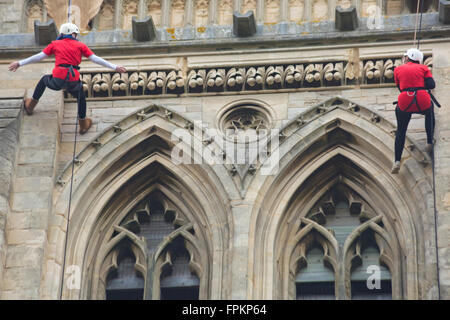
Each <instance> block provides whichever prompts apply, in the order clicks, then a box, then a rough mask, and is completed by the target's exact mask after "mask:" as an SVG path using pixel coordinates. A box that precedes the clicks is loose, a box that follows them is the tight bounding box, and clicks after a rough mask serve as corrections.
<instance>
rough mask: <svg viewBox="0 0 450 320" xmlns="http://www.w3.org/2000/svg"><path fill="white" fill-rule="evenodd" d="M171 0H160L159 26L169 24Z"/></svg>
mask: <svg viewBox="0 0 450 320" xmlns="http://www.w3.org/2000/svg"><path fill="white" fill-rule="evenodd" d="M170 10H171V1H170V0H162V2H161V26H162V27H166V28H167V27H168V26H169V24H170Z"/></svg>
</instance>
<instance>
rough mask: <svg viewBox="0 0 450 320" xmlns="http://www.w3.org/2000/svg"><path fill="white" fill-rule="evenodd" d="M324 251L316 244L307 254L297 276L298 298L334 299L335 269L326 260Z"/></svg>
mask: <svg viewBox="0 0 450 320" xmlns="http://www.w3.org/2000/svg"><path fill="white" fill-rule="evenodd" d="M323 257H324V252H323V249H322V247H321V246H320V245H318V244H315V245H314V246H313V247H312V248H311V249H310V250H309V251H308V253H307V254H306V259H305V264H304V267H303V268H301V270H300V272H299V273H298V274H297V276H296V278H295V287H296V299H297V300H316V299H320V300H334V299H335V284H334V283H335V282H334V271H333V269H332V268H331V267H330V266H329V265H328V266H327V264H326V261H325V260H324V258H323Z"/></svg>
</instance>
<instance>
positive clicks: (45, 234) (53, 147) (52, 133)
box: [0, 1, 450, 299]
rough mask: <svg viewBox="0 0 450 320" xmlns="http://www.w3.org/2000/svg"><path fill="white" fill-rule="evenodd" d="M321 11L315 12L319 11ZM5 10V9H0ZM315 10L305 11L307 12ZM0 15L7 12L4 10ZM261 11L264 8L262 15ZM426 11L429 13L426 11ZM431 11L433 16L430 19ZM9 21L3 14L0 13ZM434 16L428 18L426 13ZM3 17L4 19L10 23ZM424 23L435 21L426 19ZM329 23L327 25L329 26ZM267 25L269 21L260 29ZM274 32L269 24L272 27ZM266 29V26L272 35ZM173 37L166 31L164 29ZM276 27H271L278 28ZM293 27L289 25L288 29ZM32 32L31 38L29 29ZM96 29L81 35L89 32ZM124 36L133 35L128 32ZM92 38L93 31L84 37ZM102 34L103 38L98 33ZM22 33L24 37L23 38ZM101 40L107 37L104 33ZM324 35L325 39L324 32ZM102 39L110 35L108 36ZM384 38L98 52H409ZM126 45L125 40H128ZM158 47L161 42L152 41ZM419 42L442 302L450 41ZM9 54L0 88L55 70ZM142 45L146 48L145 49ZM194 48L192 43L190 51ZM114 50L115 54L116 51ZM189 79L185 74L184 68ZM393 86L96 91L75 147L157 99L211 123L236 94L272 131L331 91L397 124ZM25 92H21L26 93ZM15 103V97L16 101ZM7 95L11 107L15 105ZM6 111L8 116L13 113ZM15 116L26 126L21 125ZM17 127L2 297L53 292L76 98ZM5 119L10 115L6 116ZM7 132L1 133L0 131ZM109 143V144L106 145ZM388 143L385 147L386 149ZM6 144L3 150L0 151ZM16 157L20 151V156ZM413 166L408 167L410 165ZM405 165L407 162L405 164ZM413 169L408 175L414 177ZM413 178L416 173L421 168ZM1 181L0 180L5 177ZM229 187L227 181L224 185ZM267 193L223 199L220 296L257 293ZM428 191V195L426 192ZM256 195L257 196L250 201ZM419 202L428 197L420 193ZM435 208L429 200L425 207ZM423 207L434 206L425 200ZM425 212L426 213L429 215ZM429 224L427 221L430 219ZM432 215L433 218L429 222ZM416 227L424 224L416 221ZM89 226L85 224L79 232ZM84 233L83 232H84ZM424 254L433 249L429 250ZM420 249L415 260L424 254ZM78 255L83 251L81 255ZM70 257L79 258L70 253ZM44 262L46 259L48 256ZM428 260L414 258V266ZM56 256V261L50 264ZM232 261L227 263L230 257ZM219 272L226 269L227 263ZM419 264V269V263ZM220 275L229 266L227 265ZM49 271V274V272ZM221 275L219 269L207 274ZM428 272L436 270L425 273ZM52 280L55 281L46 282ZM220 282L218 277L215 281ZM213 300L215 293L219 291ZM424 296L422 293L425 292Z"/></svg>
mask: <svg viewBox="0 0 450 320" xmlns="http://www.w3.org/2000/svg"><path fill="white" fill-rule="evenodd" d="M21 3H22V2H21V1H15V2H14V3H13V1H3V2H0V6H5V8H6V6H7V7H8V8H9V9H8V10H9V11H8V12H10V11H11V10H12V11H11V12H12V14H11V15H10V16H9V17H8V19H11V20H10V22H7V20H3V21H6V22H7V23H4V24H3V26H2V28H3V29H1V30H2V32H6V33H17V32H19V20H20V19H19V18H17V17H18V15H19V14H21V10H22V9H21V5H22V4H21ZM319 11H320V10H319ZM2 12H6V11H4V10H2ZM310 14H311V13H310ZM3 16H4V15H3ZM260 17H262V15H260ZM430 17H431V16H430ZM432 18H433V19H434V18H436V17H435V16H432ZM3 19H5V18H3ZM430 19H431V18H430ZM8 21H9V20H8ZM433 21H434V20H433ZM428 22H429V25H431V24H432V21H431V20H430V21H428ZM328 27H329V25H326V26H325V29H326V28H328ZM264 28H266V29H267V30H269V29H271V28H272V26H269V25H266V26H264ZM327 30H328V29H327ZM272 31H273V30H272ZM272 31H271V32H272ZM168 34H169V33H168ZM274 34H276V32H274ZM293 34H295V32H293ZM28 36H30V35H28ZM93 36H94V35H93V33H92V34H90V35H88V36H87V37H86V39H87V40H88V42H89V41H91V40H92V42H91V43H92V44H96V42H95V41H94V40H95V39H94V40H93V39H91V38H92V37H93ZM128 36H129V35H128ZM89 37H91V38H89ZM100 38H101V37H100ZM24 39H25V38H24ZM26 39H28V40H29V41H28V40H26V41H28V42H26V45H29V46H30V48H31V49H30V48H28V49H27V50H28V51H26V52H25V53H17V54H19V55H23V56H24V55H25V54H28V53H31V51H33V53H34V52H35V51H36V52H37V51H38V48H37V47H34V46H33V41H32V38H30V37H28V38H26ZM105 39H107V37H106V38H105ZM321 41H323V39H321ZM104 42H107V41H104ZM392 44H393V43H389V42H385V43H379V44H376V45H375V44H365V45H360V46H358V45H354V44H353V45H350V44H349V45H345V44H340V45H339V46H337V47H336V48H333V47H331V46H330V47H328V48H324V47H320V46H316V47H308V48H305V47H301V48H297V47H292V48H286V49H285V50H284V49H280V48H278V49H277V50H272V49H270V48H269V49H255V48H253V49H252V50H249V52H246V50H241V51H239V52H232V50H230V51H229V52H223V51H218V52H217V51H216V52H213V51H208V50H203V51H202V52H191V53H180V52H178V53H177V52H175V53H168V54H163V55H158V54H156V53H151V54H149V53H145V54H142V51H141V54H135V53H133V51H132V49H130V48H129V47H128V49H130V50H128V49H126V50H125V49H123V50H119V51H113V50H112V49H111V48H105V47H104V46H99V50H103V51H101V52H102V53H104V55H103V54H102V55H103V56H104V58H106V59H108V60H110V61H112V62H114V63H117V64H123V65H124V66H126V67H127V68H128V69H129V70H137V71H139V70H141V69H143V68H144V69H146V70H147V69H149V68H155V69H158V70H159V69H161V70H162V69H167V68H169V69H170V68H172V69H179V70H182V71H183V72H186V70H187V69H188V68H195V69H201V68H205V69H210V68H216V67H218V66H219V67H222V66H227V67H229V66H234V65H250V64H252V65H253V64H255V65H256V64H260V65H262V66H267V65H277V64H285V63H287V62H286V61H289V63H294V64H295V63H318V62H321V61H323V60H329V61H331V60H333V59H334V60H345V59H348V58H349V56H351V55H352V52H355V51H357V52H358V54H359V56H360V57H366V58H371V59H372V58H373V59H374V60H376V59H378V58H385V57H398V56H399V54H401V53H402V52H403V51H404V50H405V49H407V48H409V47H410V46H411V42H402V43H397V44H396V46H395V47H394V46H393V45H392ZM127 45H128V46H130V43H127ZM158 45H159V46H164V44H161V43H160V44H158ZM421 45H422V46H421V49H422V50H424V51H425V52H426V53H427V54H432V56H433V61H434V62H433V74H434V77H435V80H436V83H437V88H436V90H435V92H436V97H437V98H438V99H439V100H440V102H441V104H442V108H441V109H436V128H437V131H436V136H435V137H436V147H435V163H434V164H435V172H434V178H435V199H436V205H435V208H436V218H437V219H436V222H437V230H435V228H434V225H432V224H430V223H428V224H427V225H426V226H424V230H425V232H426V233H427V234H426V235H425V237H426V241H427V242H426V243H427V245H428V244H429V245H430V246H434V241H431V240H433V237H434V232H435V231H437V252H438V255H437V256H436V257H429V256H427V257H426V258H427V260H426V261H434V260H433V259H435V258H437V259H438V263H439V271H440V273H439V275H440V282H439V284H440V293H441V299H450V289H449V287H450V278H449V277H450V276H449V275H450V262H449V256H450V240H449V234H450V232H449V231H450V230H449V229H450V220H449V213H450V167H449V163H450V161H449V158H450V153H449V150H450V142H449V139H448V136H449V133H450V127H449V122H450V111H449V110H448V105H449V100H450V95H449V92H450V79H449V72H450V64H449V61H450V59H449V56H448V52H449V49H450V47H449V42H448V40H447V39H441V40H431V41H430V40H426V41H423V42H422V43H421ZM8 50H10V51H8V52H9V53H8V52H3V53H2V54H3V57H4V60H1V61H0V73H1V75H2V76H1V77H0V87H1V88H2V89H5V90H9V88H19V89H22V92H23V90H27V92H26V96H30V95H31V94H32V90H33V89H32V88H33V87H34V86H35V84H36V83H37V81H38V80H39V78H40V77H41V76H42V74H45V73H50V72H51V69H52V67H53V62H52V60H48V61H43V62H41V63H38V64H34V65H29V66H26V67H24V68H20V69H19V70H18V71H17V72H16V73H10V72H8V71H7V66H8V64H9V62H10V61H11V60H13V59H15V58H16V57H17V55H16V52H14V49H11V48H9V49H8ZM142 50H143V49H142ZM194 51H195V49H194ZM116 54H121V56H117V55H116ZM82 67H83V69H82V71H83V72H91V73H92V74H95V73H97V72H100V73H107V70H105V69H103V68H101V67H98V66H95V65H93V64H91V63H89V62H87V61H84V62H83V64H82ZM184 76H185V77H186V76H187V75H186V74H184ZM397 94H398V92H397V89H396V88H395V86H393V85H392V84H389V83H383V84H379V85H371V86H370V87H368V86H364V85H360V84H352V85H349V86H338V87H322V88H310V89H307V90H305V88H302V89H301V90H295V89H289V90H284V89H283V90H277V89H274V90H270V91H261V92H256V91H254V92H249V91H246V92H243V91H241V92H221V93H214V92H209V93H202V92H201V93H197V94H181V95H180V96H177V95H172V96H170V95H154V96H141V97H133V96H128V97H120V98H119V97H114V96H113V97H107V98H93V99H90V100H89V101H88V111H87V114H88V116H89V117H92V118H93V120H94V125H93V127H92V129H91V130H90V131H89V133H87V134H86V135H84V136H78V137H77V141H78V145H77V146H78V148H77V150H78V151H80V150H81V149H82V148H83V147H85V146H87V145H88V144H89V143H90V142H91V141H92V140H93V139H94V138H95V137H97V136H98V135H99V134H101V133H102V132H105V130H106V129H107V128H109V127H111V126H112V125H114V124H115V123H117V122H118V121H119V120H121V119H122V118H124V117H126V116H127V115H130V114H132V113H133V112H136V111H137V110H139V109H141V108H143V107H145V106H148V105H150V104H153V103H156V104H159V105H162V106H165V107H167V108H169V109H171V110H173V111H176V112H178V113H180V114H181V115H183V116H184V117H185V118H187V119H190V120H191V121H201V122H202V123H203V124H206V125H208V127H210V128H214V127H216V126H217V116H218V114H219V113H220V112H221V111H223V110H224V108H225V107H226V106H228V105H230V104H231V103H233V102H236V101H246V102H249V101H250V102H251V101H259V102H261V103H263V104H265V105H267V106H268V108H269V109H270V110H272V115H273V119H272V120H273V123H274V127H275V128H281V127H283V126H284V125H285V124H287V123H288V122H289V121H290V120H292V119H294V118H295V117H297V116H298V115H299V114H301V113H303V112H305V111H306V110H307V109H308V108H309V107H311V106H313V105H316V104H317V103H320V102H322V101H325V100H327V99H329V98H331V97H336V96H341V97H343V98H347V99H349V100H351V101H354V102H355V103H358V104H360V105H363V106H365V107H367V108H369V110H372V111H375V112H377V113H378V114H379V115H380V116H382V117H383V118H384V119H387V120H388V121H390V122H391V123H392V124H394V125H395V113H394V106H393V104H392V102H393V101H394V100H396V97H397ZM22 95H23V93H22ZM19 96H20V94H18V95H14V97H13V98H14V99H13V100H7V101H8V102H7V104H6V106H7V107H6V108H4V107H3V104H1V103H3V101H4V100H2V101H1V102H0V126H1V124H2V119H1V117H3V116H5V117H6V116H7V117H8V118H10V115H11V114H12V115H13V116H12V118H14V117H17V116H18V114H17V112H18V110H19V108H20V107H19V105H20V97H19ZM16 100H17V101H16ZM12 101H15V102H14V103H16V105H15V106H14V107H11V104H10V103H12ZM11 112H12V113H11ZM20 119H22V122H23V124H22V125H20V123H21V122H20V121H19V120H20ZM19 120H15V121H14V122H13V124H11V125H8V126H7V127H5V129H3V131H1V132H0V136H1V138H2V139H1V141H0V147H1V151H2V152H1V154H0V159H1V160H2V161H1V164H0V182H1V185H0V279H3V281H2V282H1V283H0V290H1V296H0V297H1V298H2V299H15V298H20V299H38V298H58V296H59V295H58V294H59V292H58V285H57V283H58V279H59V277H58V274H59V272H60V271H61V266H60V264H59V263H60V262H61V253H62V252H63V251H62V250H63V245H64V235H65V230H66V226H67V225H66V220H65V219H64V216H63V215H61V214H59V215H57V214H54V211H55V210H56V209H55V201H56V199H55V197H54V194H55V193H57V192H58V191H57V189H58V188H60V186H58V184H57V182H56V180H57V177H58V176H59V175H60V173H61V172H62V170H63V168H64V167H65V166H66V165H67V164H68V163H69V161H70V160H71V159H72V152H73V140H74V129H75V120H76V103H75V102H73V101H72V100H67V99H66V100H64V98H63V95H62V93H61V92H53V91H50V90H47V91H46V93H45V94H44V96H43V98H42V99H41V101H40V103H39V105H38V107H37V108H36V112H35V115H33V116H32V117H29V116H26V115H25V116H19ZM8 123H9V122H8ZM408 134H409V137H410V138H412V139H413V140H415V141H416V142H417V145H418V147H419V149H421V150H422V151H423V148H424V144H425V132H424V120H423V117H422V116H418V115H414V116H413V120H412V121H411V123H410V127H409V131H408ZM4 135H6V136H8V137H7V138H5V139H3V136H4ZM110 148H113V147H112V146H110ZM392 149H393V146H392V148H391V149H389V150H388V152H392ZM4 151H5V152H4ZM16 155H17V157H16ZM409 165H411V164H409ZM405 168H406V169H407V170H410V167H409V166H406V165H405ZM413 175H414V174H413ZM418 176H419V175H418ZM420 179H422V180H420ZM423 180H426V177H425V178H424V177H418V180H417V181H423ZM4 182H5V183H4ZM228 187H229V188H230V189H232V188H231V186H225V188H228ZM421 188H422V184H421V183H418V184H417V185H416V187H415V188H413V189H414V190H406V189H405V190H403V189H402V190H401V192H402V193H405V194H408V193H412V192H414V193H419V194H420V192H421V191H424V192H425V193H426V190H425V189H424V190H421ZM264 191H265V190H253V189H252V190H249V191H248V195H249V196H248V197H247V198H244V199H242V198H239V197H238V196H236V197H234V198H231V199H229V200H230V203H229V205H230V207H231V212H232V216H233V217H232V220H233V222H234V226H232V227H230V229H232V230H233V231H234V233H233V234H232V239H231V240H230V244H229V247H230V251H229V252H227V254H226V255H228V256H229V257H232V258H231V259H230V260H229V261H230V265H229V266H228V267H227V268H228V269H227V270H228V271H227V272H228V273H229V278H227V277H226V275H223V277H224V279H228V280H227V282H224V283H223V285H224V286H226V287H227V288H226V289H224V292H227V294H228V295H227V296H226V295H224V297H226V298H233V299H247V298H255V297H260V296H262V294H261V293H260V292H258V289H260V288H258V287H256V286H255V287H253V286H252V285H253V283H252V281H253V278H252V279H249V278H248V277H249V274H251V272H250V270H253V268H254V267H255V266H254V261H253V260H252V255H251V254H249V253H251V252H253V251H252V250H253V248H254V247H255V246H256V245H257V241H258V240H257V239H253V238H251V237H250V235H251V230H250V229H251V227H252V225H251V224H252V220H251V214H252V213H251V210H252V207H253V206H254V205H255V203H253V202H251V201H249V199H252V201H253V200H254V199H255V198H257V195H258V193H259V192H262V193H263V192H264ZM429 194H430V193H428V195H429ZM252 197H253V198H252ZM424 202H425V200H424ZM432 206H433V205H432V204H431V207H432ZM427 208H430V204H429V203H428V202H427ZM427 214H428V212H427ZM427 221H428V220H427ZM428 222H429V221H428ZM414 227H415V228H417V229H421V228H422V227H423V226H414ZM83 231H85V230H83ZM86 232H87V231H86ZM424 249H425V250H426V249H430V250H429V252H434V248H430V247H426V248H424ZM425 254H428V253H422V256H420V257H419V259H422V258H423V257H424V256H425ZM80 259H81V258H80ZM75 260H76V259H75ZM49 261H52V263H50V262H49ZM424 261H425V260H421V261H419V262H418V264H419V265H420V268H422V266H421V264H423V263H424ZM53 262H54V263H53ZM227 262H228V261H223V263H225V264H226V263H227ZM426 267H427V268H428V269H427V270H431V269H436V268H435V266H434V265H428V266H426ZM418 268H419V267H418ZM224 270H225V268H224ZM423 270H425V268H424V269H423ZM409 272H410V273H408V274H407V275H404V277H405V278H415V277H418V278H420V279H421V280H423V278H421V277H423V275H416V274H414V271H411V270H409ZM224 273H225V271H224ZM48 274H53V277H55V278H57V281H56V284H55V282H54V280H55V279H50V278H49V276H48ZM213 276H214V277H217V276H216V275H213ZM431 277H432V276H431ZM52 281H53V282H52ZM214 281H215V282H217V283H219V282H221V281H222V279H216V278H214ZM426 281H427V283H426V288H425V289H426V290H428V291H427V292H426V293H418V292H417V290H416V288H408V289H407V292H406V293H405V296H408V297H418V298H431V299H435V298H436V297H437V289H436V288H435V287H436V286H437V281H430V279H429V278H427V280H426ZM217 294H218V296H219V297H222V296H220V293H217ZM421 294H422V295H421Z"/></svg>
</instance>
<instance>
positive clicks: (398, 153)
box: [391, 107, 411, 174]
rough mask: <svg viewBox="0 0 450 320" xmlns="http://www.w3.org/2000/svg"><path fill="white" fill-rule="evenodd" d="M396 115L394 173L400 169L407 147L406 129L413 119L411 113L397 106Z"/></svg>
mask: <svg viewBox="0 0 450 320" xmlns="http://www.w3.org/2000/svg"><path fill="white" fill-rule="evenodd" d="M395 116H396V118H397V133H396V135H395V160H394V165H393V167H392V171H391V172H392V173H393V174H396V173H398V172H399V171H400V164H401V159H402V153H403V148H404V147H405V140H406V130H407V129H408V125H409V121H410V120H411V113H409V112H404V111H401V110H400V109H399V108H398V107H397V108H396V109H395Z"/></svg>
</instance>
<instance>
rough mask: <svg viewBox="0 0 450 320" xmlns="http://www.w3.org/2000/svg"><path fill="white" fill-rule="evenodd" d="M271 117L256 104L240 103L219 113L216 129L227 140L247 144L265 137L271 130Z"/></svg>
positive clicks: (262, 107) (264, 108)
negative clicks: (217, 128)
mask: <svg viewBox="0 0 450 320" xmlns="http://www.w3.org/2000/svg"><path fill="white" fill-rule="evenodd" d="M272 123H273V119H272V115H271V113H270V111H269V110H267V108H266V107H265V106H263V105H262V104H260V103H257V102H241V103H238V104H235V105H233V106H230V107H228V108H226V109H225V110H224V111H223V112H221V113H220V115H219V119H218V127H219V129H220V131H221V133H222V134H223V136H224V137H225V138H226V139H228V140H233V141H237V142H247V141H246V140H245V139H248V140H249V141H248V142H250V141H253V140H255V139H259V138H261V137H265V136H266V135H267V133H268V130H270V129H271V128H272Z"/></svg>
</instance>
